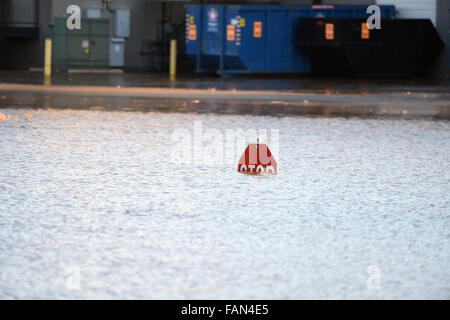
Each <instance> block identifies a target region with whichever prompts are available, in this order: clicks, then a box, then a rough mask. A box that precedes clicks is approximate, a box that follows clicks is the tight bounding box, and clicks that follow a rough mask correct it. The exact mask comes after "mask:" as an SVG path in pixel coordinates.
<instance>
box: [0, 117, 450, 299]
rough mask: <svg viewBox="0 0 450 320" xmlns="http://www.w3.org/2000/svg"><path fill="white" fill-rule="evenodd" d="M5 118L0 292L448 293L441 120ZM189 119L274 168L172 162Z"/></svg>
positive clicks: (449, 142)
mask: <svg viewBox="0 0 450 320" xmlns="http://www.w3.org/2000/svg"><path fill="white" fill-rule="evenodd" d="M2 113H4V114H5V115H8V116H10V117H11V118H10V119H4V120H5V121H2V122H0V138H1V139H0V169H1V170H0V298H138V299H140V298H149V299H159V298H173V299H178V298H218V299H222V298H235V299H240V298H249V299H253V298H258V299H260V298H267V299H279V298H288V299H303V298H312V299H315V298H357V299H358V298H363V299H366V298H369V299H371V298H382V299H383V298H399V299H402V298H444V299H449V298H450V263H449V262H450V259H449V258H450V229H449V218H450V201H449V200H450V197H449V184H450V162H449V159H450V123H449V122H446V121H431V120H381V119H366V120H364V119H353V118H351V119H344V118H313V117H270V116H261V117H254V116H244V115H241V116H240V115H229V116H227V115H208V114H203V115H195V114H178V113H169V114H167V113H139V112H111V111H87V110H84V111H83V110H76V111H74V110H51V109H50V110H12V109H3V110H2ZM197 120H202V121H203V123H204V126H205V127H212V128H217V129H219V130H221V131H222V132H225V130H226V129H237V128H242V129H249V128H253V129H260V128H267V129H279V130H280V131H279V132H280V145H279V147H280V154H279V164H280V166H279V173H278V174H277V175H275V176H265V177H255V176H247V175H243V174H239V173H237V172H236V165H218V166H206V165H187V164H179V163H178V164H177V163H173V162H172V161H171V151H172V148H173V143H172V142H171V140H170V136H171V134H172V132H173V130H175V129H177V128H186V129H188V130H192V128H193V124H194V121H197ZM369 266H370V267H369ZM368 267H369V271H370V272H372V271H373V270H376V272H375V273H368ZM374 279H375V280H374ZM78 280H79V289H78V290H76V289H77V288H78ZM378 280H379V281H378ZM374 281H375V282H374ZM377 281H378V282H377ZM368 283H369V286H368ZM374 283H375V284H378V285H379V289H370V288H374V286H373V284H374ZM376 286H377V285H375V287H376Z"/></svg>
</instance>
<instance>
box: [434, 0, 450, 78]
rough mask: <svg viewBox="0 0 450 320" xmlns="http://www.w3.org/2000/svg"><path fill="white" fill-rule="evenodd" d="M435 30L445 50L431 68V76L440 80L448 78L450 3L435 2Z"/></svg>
mask: <svg viewBox="0 0 450 320" xmlns="http://www.w3.org/2000/svg"><path fill="white" fill-rule="evenodd" d="M436 29H437V31H438V32H439V35H440V37H441V39H442V41H443V42H444V43H445V49H444V50H442V52H441V54H440V56H439V59H438V60H437V61H436V64H435V66H434V68H433V72H432V74H433V76H437V77H440V78H447V79H449V78H450V57H449V51H450V49H449V48H450V39H449V37H450V1H449V0H437V3H436Z"/></svg>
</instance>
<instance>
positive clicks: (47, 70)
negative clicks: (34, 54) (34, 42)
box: [44, 39, 52, 77]
mask: <svg viewBox="0 0 450 320" xmlns="http://www.w3.org/2000/svg"><path fill="white" fill-rule="evenodd" d="M51 75H52V39H45V62H44V76H46V77H50V76H51Z"/></svg>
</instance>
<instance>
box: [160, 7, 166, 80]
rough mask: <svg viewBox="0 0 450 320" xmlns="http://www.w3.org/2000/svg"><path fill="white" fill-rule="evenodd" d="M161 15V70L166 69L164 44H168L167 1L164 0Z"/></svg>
mask: <svg viewBox="0 0 450 320" xmlns="http://www.w3.org/2000/svg"><path fill="white" fill-rule="evenodd" d="M161 16H162V20H161V70H160V72H163V71H164V55H165V54H164V46H165V45H166V39H165V34H166V3H165V2H163V3H162V4H161Z"/></svg>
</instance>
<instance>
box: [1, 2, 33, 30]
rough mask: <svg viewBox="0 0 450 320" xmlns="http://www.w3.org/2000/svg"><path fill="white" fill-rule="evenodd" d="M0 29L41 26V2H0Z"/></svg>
mask: <svg viewBox="0 0 450 320" xmlns="http://www.w3.org/2000/svg"><path fill="white" fill-rule="evenodd" d="M0 13H1V14H0V27H21V28H36V27H38V26H39V0H0Z"/></svg>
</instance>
